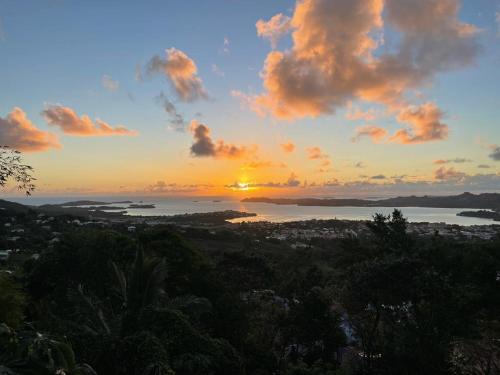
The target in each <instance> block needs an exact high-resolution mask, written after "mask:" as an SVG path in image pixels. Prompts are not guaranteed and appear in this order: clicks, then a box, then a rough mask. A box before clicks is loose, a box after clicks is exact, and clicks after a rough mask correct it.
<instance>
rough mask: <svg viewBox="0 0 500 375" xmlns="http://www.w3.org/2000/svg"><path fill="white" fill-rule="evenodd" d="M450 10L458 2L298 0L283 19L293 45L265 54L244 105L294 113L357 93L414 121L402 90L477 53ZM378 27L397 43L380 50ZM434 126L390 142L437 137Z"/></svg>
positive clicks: (310, 113) (469, 31)
mask: <svg viewBox="0 0 500 375" xmlns="http://www.w3.org/2000/svg"><path fill="white" fill-rule="evenodd" d="M458 11H459V0H425V1H422V0H385V1H384V0H298V1H297V3H296V6H295V11H294V14H293V17H292V18H291V20H290V27H291V29H292V30H293V32H292V39H293V46H292V48H291V49H290V50H287V51H284V52H281V51H272V52H270V53H269V54H268V56H267V58H266V60H265V63H264V68H263V70H262V73H261V75H262V78H263V86H264V92H263V93H262V94H260V95H257V96H253V97H252V100H253V105H251V106H250V107H251V108H253V109H255V108H257V112H258V113H262V112H264V113H267V114H271V115H273V116H275V117H277V118H280V119H298V118H303V117H317V116H320V115H324V114H330V113H333V112H335V110H336V109H337V108H339V107H342V106H345V105H346V104H347V103H349V102H350V101H352V100H356V99H360V100H363V101H367V102H373V103H378V104H382V105H385V106H387V107H388V108H389V109H390V110H391V111H392V112H396V113H399V112H401V113H400V114H399V116H398V120H399V121H401V122H406V121H410V123H409V124H410V126H415V123H416V122H417V121H416V119H415V116H411V115H409V113H408V111H407V110H406V109H405V108H406V107H408V103H407V101H406V99H405V97H406V94H407V93H408V92H410V91H411V90H415V89H417V88H419V87H420V86H422V85H424V84H428V82H429V81H431V80H432V79H433V78H434V76H435V75H436V74H438V73H440V72H442V71H448V70H451V69H456V68H461V67H464V66H469V65H471V64H472V62H473V61H474V59H475V57H476V55H477V53H478V50H479V44H478V40H477V30H476V29H475V28H474V26H472V25H469V24H466V23H463V22H461V21H460V20H459V19H458ZM386 25H387V26H388V27H392V28H393V29H395V30H396V31H397V33H398V34H399V35H398V36H399V38H400V43H399V44H398V47H396V48H391V49H385V50H382V49H381V48H380V49H379V47H380V46H381V45H382V44H383V38H382V32H383V31H384V26H386ZM374 52H376V53H374ZM430 123H431V122H429V121H427V124H430ZM419 124H421V122H420V121H419ZM437 125H438V126H437V127H435V128H434V129H427V130H426V131H424V130H423V129H422V128H419V129H414V134H413V133H410V132H408V131H406V130H403V131H402V132H401V133H398V135H397V136H396V137H395V140H398V141H399V142H402V143H418V142H426V141H429V140H438V139H444V138H445V135H446V131H445V129H444V127H445V125H444V124H443V126H440V125H439V124H437ZM416 126H418V125H416ZM420 130H422V131H420Z"/></svg>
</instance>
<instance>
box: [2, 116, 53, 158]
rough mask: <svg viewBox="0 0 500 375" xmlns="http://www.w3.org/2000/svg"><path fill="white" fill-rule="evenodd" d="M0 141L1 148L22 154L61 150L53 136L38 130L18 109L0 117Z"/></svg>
mask: <svg viewBox="0 0 500 375" xmlns="http://www.w3.org/2000/svg"><path fill="white" fill-rule="evenodd" d="M0 140H1V141H0V142H1V144H2V146H9V147H11V148H13V149H16V150H19V151H24V152H39V151H46V150H48V149H51V148H61V144H60V143H59V140H58V139H57V136H56V135H55V134H52V133H50V132H45V131H43V130H40V129H38V128H37V127H36V126H35V125H34V124H33V123H32V122H31V121H30V120H29V119H28V118H27V117H26V113H24V111H23V110H22V109H21V108H18V107H14V109H13V110H12V111H11V112H10V113H9V114H8V115H7V116H6V117H5V118H3V117H0Z"/></svg>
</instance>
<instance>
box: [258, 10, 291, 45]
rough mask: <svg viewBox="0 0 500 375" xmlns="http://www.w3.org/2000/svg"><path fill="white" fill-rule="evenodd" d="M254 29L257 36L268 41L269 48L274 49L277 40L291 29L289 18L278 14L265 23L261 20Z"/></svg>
mask: <svg viewBox="0 0 500 375" xmlns="http://www.w3.org/2000/svg"><path fill="white" fill-rule="evenodd" d="M255 27H256V28H257V35H258V36H260V37H262V38H265V39H269V41H270V42H271V46H272V47H273V48H276V45H277V44H278V40H279V39H280V38H281V37H282V36H283V35H285V34H287V33H288V32H289V31H290V29H291V25H290V17H288V16H285V15H284V14H282V13H278V14H276V15H275V16H273V17H272V18H271V19H270V20H269V21H267V22H266V21H264V20H262V19H260V20H258V21H257V23H256V24H255Z"/></svg>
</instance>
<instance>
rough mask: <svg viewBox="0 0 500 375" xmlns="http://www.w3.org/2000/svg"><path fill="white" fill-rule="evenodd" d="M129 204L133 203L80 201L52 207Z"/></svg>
mask: <svg viewBox="0 0 500 375" xmlns="http://www.w3.org/2000/svg"><path fill="white" fill-rule="evenodd" d="M130 203H134V202H132V201H121V202H100V201H90V200H80V201H71V202H65V203H59V204H54V206H63V207H79V206H105V205H108V204H130Z"/></svg>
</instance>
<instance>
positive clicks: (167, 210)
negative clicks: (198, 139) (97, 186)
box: [5, 196, 495, 226]
mask: <svg viewBox="0 0 500 375" xmlns="http://www.w3.org/2000/svg"><path fill="white" fill-rule="evenodd" d="M5 199H7V200H10V201H13V202H17V203H22V204H26V205H33V206H39V205H42V204H61V203H65V202H69V201H76V200H92V201H99V202H106V203H107V205H112V206H117V207H125V211H126V212H127V214H128V215H142V216H170V215H178V214H191V213H204V212H214V211H224V210H235V211H243V212H251V213H255V214H257V216H254V217H245V218H238V219H234V220H231V221H232V222H243V221H246V222H256V221H270V222H277V223H279V222H289V221H300V220H312V219H318V220H320V219H323V220H324V219H341V220H370V219H371V218H372V217H373V215H374V214H376V213H381V214H384V215H388V214H390V213H391V212H392V211H393V209H394V208H398V207H394V208H392V207H312V206H295V205H275V204H270V203H252V202H241V201H240V200H238V199H235V198H228V197H164V196H163V197H152V196H147V197H137V196H134V197H117V196H112V197H111V196H82V197H74V196H72V197H36V196H35V197H22V198H5ZM119 201H131V202H133V203H136V204H154V206H155V208H137V209H128V208H126V207H127V206H128V204H120V203H113V204H109V203H111V202H119ZM400 209H401V211H402V212H403V215H404V216H405V217H406V218H407V219H408V221H410V222H430V223H447V224H458V225H463V226H471V225H491V224H495V222H494V221H492V220H488V219H481V218H473V217H464V216H457V213H459V212H461V211H465V210H470V209H465V208H464V209H460V208H458V209H454V208H422V207H403V208H400Z"/></svg>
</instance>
